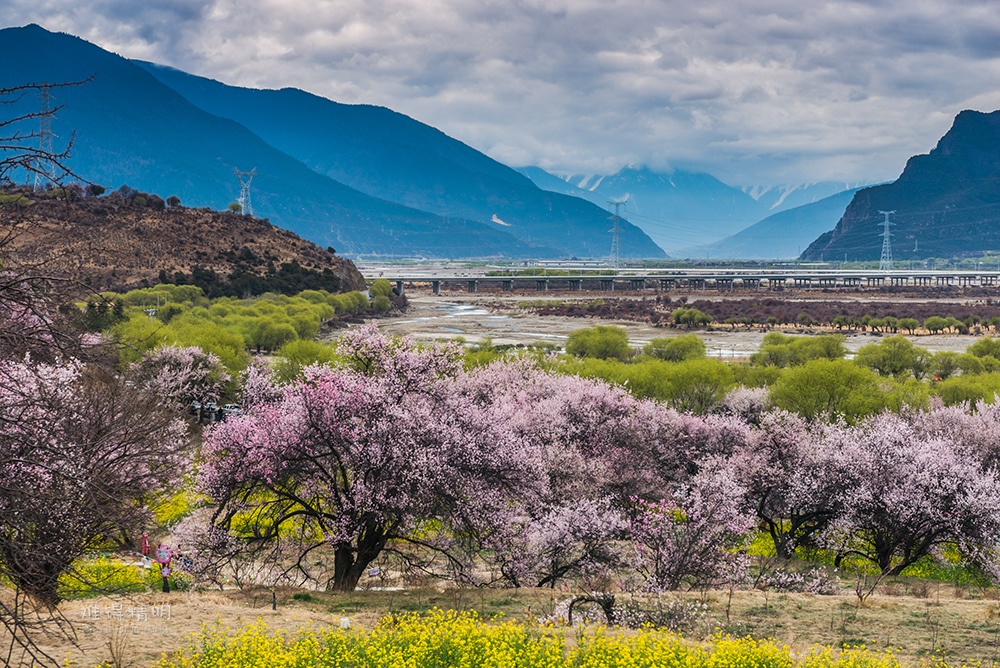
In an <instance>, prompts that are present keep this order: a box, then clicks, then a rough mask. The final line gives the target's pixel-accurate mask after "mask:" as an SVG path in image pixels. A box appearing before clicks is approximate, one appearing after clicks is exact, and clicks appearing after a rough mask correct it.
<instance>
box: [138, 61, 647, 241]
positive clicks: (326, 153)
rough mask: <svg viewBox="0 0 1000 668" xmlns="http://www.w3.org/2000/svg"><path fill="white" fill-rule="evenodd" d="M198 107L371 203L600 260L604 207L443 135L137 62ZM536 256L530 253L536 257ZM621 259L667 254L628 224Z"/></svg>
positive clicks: (378, 111)
mask: <svg viewBox="0 0 1000 668" xmlns="http://www.w3.org/2000/svg"><path fill="white" fill-rule="evenodd" d="M135 62H136V63H137V64H138V65H140V66H142V67H143V68H145V70H146V71H147V72H149V73H150V74H152V75H153V76H154V77H156V78H157V79H158V80H159V81H160V82H162V83H163V84H165V85H167V86H169V87H170V88H171V89H173V90H175V91H177V92H179V93H180V94H181V95H183V96H184V97H185V98H186V99H187V100H188V101H190V102H191V103H193V104H194V105H196V106H197V107H199V108H201V109H203V110H205V111H207V112H209V113H211V114H214V115H216V116H219V117H222V118H228V119H231V120H234V121H236V122H238V123H240V124H241V125H243V126H245V127H246V128H248V129H250V130H251V131H252V132H253V133H255V134H256V135H257V136H259V137H261V138H262V139H263V140H264V141H266V142H267V143H268V144H270V145H271V146H274V147H275V148H277V149H279V150H281V151H283V152H284V153H287V154H288V155H290V156H292V157H294V158H295V159H297V160H299V161H301V162H302V163H303V164H305V165H306V166H307V167H309V168H310V169H312V170H314V171H316V172H318V173H320V174H323V175H325V176H328V177H330V178H332V179H335V180H336V181H338V182H340V183H344V184H346V185H348V186H350V187H351V188H354V189H356V190H358V191H360V192H363V193H365V194H367V195H370V196H372V197H377V198H380V199H383V200H388V201H391V202H395V203H398V204H401V205H404V206H408V207H412V208H414V209H420V210H423V211H429V212H431V213H434V214H437V215H439V216H443V217H445V218H446V219H448V220H451V219H455V218H459V219H462V218H464V219H468V220H473V221H477V222H478V223H482V224H485V225H489V226H491V227H492V228H493V229H495V230H498V231H502V232H503V233H505V234H509V235H511V236H513V237H515V238H517V239H519V240H521V241H522V242H524V243H526V244H532V245H535V246H545V247H548V248H550V249H554V250H553V251H552V253H553V254H554V255H555V256H570V255H574V256H579V257H604V256H606V255H607V254H608V253H609V252H610V249H611V236H610V234H609V233H608V221H607V218H608V214H607V211H605V210H604V208H602V207H599V206H594V205H593V204H591V203H589V202H587V201H584V200H581V199H578V198H575V197H567V196H564V195H561V194H555V193H551V192H548V191H545V190H542V189H540V188H538V187H537V186H535V185H534V184H533V183H532V182H531V181H530V180H529V179H527V178H526V177H524V176H523V175H522V174H519V173H518V172H516V171H515V170H513V169H511V168H509V167H507V166H506V165H503V164H501V163H499V162H497V161H496V160H493V159H492V158H490V157H488V156H486V155H484V154H482V153H480V152H479V151H476V150H475V149H473V148H471V147H470V146H468V145H466V144H464V143H462V142H460V141H458V140H456V139H454V138H452V137H449V136H448V135H446V134H444V133H443V132H441V131H440V130H438V129H436V128H433V127H431V126H429V125H426V124H424V123H421V122H419V121H416V120H414V119H412V118H410V117H408V116H405V115H403V114H400V113H398V112H395V111H393V110H391V109H386V108H384V107H375V106H371V105H363V104H362V105H349V104H340V103H337V102H333V101H331V100H327V99H325V98H322V97H319V96H317V95H313V94H311V93H307V92H305V91H302V90H298V89H294V88H285V89H281V90H257V89H252V88H240V87H236V86H229V85H226V84H223V83H220V82H218V81H214V80H212V79H206V78H203V77H198V76H194V75H191V74H187V73H185V72H182V71H180V70H176V69H173V68H168V67H162V66H158V65H155V64H153V63H146V62H141V61H135ZM537 253H538V251H536V254H537ZM621 253H622V255H623V256H625V257H649V258H655V257H663V251H662V250H661V249H660V248H658V247H657V246H656V244H654V243H653V241H652V240H650V238H649V237H648V236H647V235H646V234H644V233H643V232H642V231H641V230H639V229H638V228H636V227H634V226H632V225H631V224H629V223H627V222H626V223H624V224H623V226H622V234H621Z"/></svg>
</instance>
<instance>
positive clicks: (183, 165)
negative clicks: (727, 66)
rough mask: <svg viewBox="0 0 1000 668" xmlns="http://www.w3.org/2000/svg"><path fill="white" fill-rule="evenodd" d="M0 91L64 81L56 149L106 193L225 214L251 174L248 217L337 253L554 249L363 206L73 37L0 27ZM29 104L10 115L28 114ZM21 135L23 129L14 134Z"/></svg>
mask: <svg viewBox="0 0 1000 668" xmlns="http://www.w3.org/2000/svg"><path fill="white" fill-rule="evenodd" d="M0 59H2V61H3V62H4V64H5V67H4V68H3V70H2V71H0V86H4V87H10V86H16V85H19V84H24V83H28V82H36V83H37V82H69V81H81V80H84V79H87V78H88V77H93V78H92V80H90V81H89V82H87V83H84V84H82V85H79V86H70V87H61V88H56V89H54V90H53V93H54V95H55V97H56V103H57V104H59V105H62V108H61V109H60V110H59V112H58V114H57V115H56V118H55V119H53V121H52V128H53V131H54V133H55V134H56V135H57V138H56V139H55V145H56V148H57V149H59V148H61V147H62V146H65V145H66V143H67V142H68V140H69V137H70V136H71V135H72V136H73V137H74V142H73V147H72V158H71V159H70V160H69V162H68V164H69V166H70V167H71V168H72V169H73V170H74V171H75V172H76V173H77V174H78V175H79V176H81V177H83V178H86V179H87V180H89V181H91V182H95V183H100V184H102V185H105V186H108V187H112V188H114V187H117V186H118V185H120V184H128V185H130V186H132V187H134V188H137V189H140V190H145V191H148V192H154V193H157V194H159V195H161V196H163V197H166V196H168V195H177V196H179V197H180V198H181V200H182V202H183V203H184V204H186V205H189V206H209V207H212V208H215V209H224V208H225V207H226V206H227V205H228V204H229V203H230V202H232V201H233V200H235V199H236V195H237V193H238V192H239V184H238V182H237V180H236V178H235V177H234V176H233V169H234V167H238V168H240V169H250V168H251V167H256V169H257V171H258V173H259V176H258V177H257V179H256V180H255V181H254V182H253V187H252V201H253V208H254V212H255V213H256V214H257V215H259V216H261V217H268V218H269V219H271V220H272V221H273V222H274V223H275V224H277V225H279V226H281V227H284V228H286V229H289V230H291V231H293V232H296V233H297V234H299V235H300V236H302V237H303V238H306V239H309V240H311V241H313V242H315V243H318V244H320V245H324V246H326V245H332V246H334V247H336V249H337V250H338V251H339V252H341V254H345V255H354V256H357V255H367V254H375V255H393V256H400V255H403V256H413V255H419V256H427V257H483V256H506V257H537V256H559V255H560V254H561V251H560V250H559V249H555V248H549V247H547V246H545V245H543V244H540V243H529V242H526V241H522V240H519V239H517V238H516V237H514V236H513V235H510V234H509V233H507V232H506V231H504V230H503V229H497V227H496V226H490V225H486V224H483V223H480V222H477V221H473V220H468V219H464V218H458V217H455V218H446V217H442V216H438V215H434V214H432V213H428V212H426V211H420V210H417V209H414V208H412V207H407V206H404V205H401V204H398V203H394V202H389V201H387V200H382V199H379V198H375V197H372V196H370V195H366V194H364V193H361V192H359V191H357V190H355V189H353V188H350V187H348V186H346V185H344V184H342V183H340V182H338V181H336V180H334V179H331V178H330V177H328V176H325V175H322V174H319V173H317V172H315V171H313V170H311V169H309V168H308V167H307V166H305V165H304V164H303V163H301V162H300V161H298V160H296V159H295V158H293V157H291V156H289V155H287V154H286V153H284V152H282V151H280V150H278V149H276V148H275V147H273V146H271V145H269V144H268V143H267V142H265V141H264V140H262V139H261V138H260V137H259V136H258V135H256V134H254V133H253V132H251V131H250V130H248V129H247V128H246V127H244V126H242V125H240V124H239V123H236V122H234V121H232V120H230V119H226V118H221V117H219V116H215V115H212V114H210V113H208V112H206V111H204V110H202V109H199V108H198V107H196V106H195V105H192V104H191V103H190V102H189V101H187V100H186V99H185V98H184V97H183V96H181V95H180V94H179V93H177V92H176V91H174V90H172V89H171V88H169V87H168V86H165V85H164V84H162V83H161V82H159V81H158V80H157V79H156V78H155V77H153V76H152V75H150V74H149V73H148V72H147V71H146V70H144V69H143V68H141V67H139V66H137V65H135V64H134V63H132V62H130V61H128V60H126V59H124V58H121V57H119V56H117V55H114V54H111V53H109V52H107V51H104V50H103V49H100V48H99V47H97V46H95V45H93V44H90V43H88V42H86V41H84V40H82V39H79V38H77V37H73V36H71V35H66V34H58V33H52V32H49V31H46V30H44V29H43V28H40V27H39V26H36V25H30V26H27V27H24V28H9V29H4V30H0ZM38 104H39V101H38V100H37V99H31V97H30V96H28V97H25V98H22V99H21V100H20V101H19V102H18V103H17V104H15V105H13V106H11V107H8V108H7V113H8V116H9V115H10V114H13V113H17V112H18V111H24V110H27V109H30V108H37V105H38ZM23 129H24V130H30V129H33V128H23Z"/></svg>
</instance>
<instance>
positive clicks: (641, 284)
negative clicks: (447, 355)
mask: <svg viewBox="0 0 1000 668" xmlns="http://www.w3.org/2000/svg"><path fill="white" fill-rule="evenodd" d="M374 278H375V277H370V276H369V277H366V279H367V280H369V281H371V280H374ZM381 278H385V279H386V280H388V281H390V282H392V283H394V284H395V285H396V290H397V292H398V293H399V294H403V293H404V291H405V289H406V286H408V285H409V286H415V285H418V284H419V285H424V286H426V285H430V287H431V290H432V291H433V292H434V294H440V292H441V290H442V288H443V287H447V286H455V285H458V286H462V287H464V288H465V289H466V290H467V291H468V292H479V290H480V289H481V288H484V287H491V288H493V289H500V290H502V291H504V292H514V291H519V292H525V291H532V290H534V291H537V292H548V291H559V292H582V291H590V292H633V293H634V292H642V291H646V290H654V291H667V290H688V291H701V290H715V291H719V292H733V291H748V290H750V291H756V290H770V291H780V290H784V289H786V288H794V289H796V290H808V289H818V290H823V289H826V290H830V289H854V290H857V289H864V288H883V287H911V288H914V287H915V288H942V287H960V288H973V287H975V288H989V287H1000V271H979V270H969V271H936V270H926V269H925V270H920V271H908V270H893V271H877V270H865V271H841V270H789V271H741V270H728V271H716V272H712V273H704V272H699V271H696V270H671V271H670V272H644V271H637V270H622V271H619V272H618V273H617V274H615V275H601V274H586V273H581V274H576V275H567V276H514V275H507V276H504V275H497V276H487V275H485V274H476V275H470V274H457V273H452V274H446V273H435V272H429V273H427V274H419V273H413V274H410V275H403V274H397V275H389V276H381Z"/></svg>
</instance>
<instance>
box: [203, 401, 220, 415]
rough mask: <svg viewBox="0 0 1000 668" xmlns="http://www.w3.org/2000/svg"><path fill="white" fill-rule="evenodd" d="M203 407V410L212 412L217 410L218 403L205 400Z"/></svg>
mask: <svg viewBox="0 0 1000 668" xmlns="http://www.w3.org/2000/svg"><path fill="white" fill-rule="evenodd" d="M204 408H205V411H206V412H208V413H214V412H215V411H217V410H219V406H218V404H216V403H215V402H214V401H206V402H205V407H204Z"/></svg>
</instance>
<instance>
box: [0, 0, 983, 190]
mask: <svg viewBox="0 0 1000 668" xmlns="http://www.w3.org/2000/svg"><path fill="white" fill-rule="evenodd" d="M4 5H5V9H4V11H3V21H4V22H5V24H6V25H8V26H14V25H23V24H26V23H32V22H33V23H38V24H40V25H42V26H43V27H45V28H47V29H49V30H57V31H63V32H69V33H72V34H75V35H79V36H80V37H83V38H85V39H88V40H90V41H92V42H94V43H96V44H98V45H100V46H102V47H104V48H106V49H108V50H110V51H115V52H117V53H120V54H121V55H124V56H127V57H131V58H141V59H145V60H152V61H155V62H158V63H162V64H166V65H171V66H173V67H177V68H180V69H182V70H185V71H188V72H192V73H195V74H199V75H203V76H209V77H212V78H215V79H219V80H221V81H224V82H227V83H231V84H238V85H245V86H255V87H272V88H278V87H285V86H295V87H299V88H303V89H306V90H309V91H311V92H314V93H317V94H319V95H323V96H325V97H329V98H331V99H334V100H337V101H340V102H348V103H368V104H378V105H385V106H387V107H390V108H392V109H395V110H397V111H400V112H403V113H405V114H408V115H410V116H413V117H414V118H416V119H418V120H421V121H424V122H426V123H429V124H431V125H434V126H436V127H438V128H440V129H442V130H443V131H445V132H447V133H448V134H450V135H452V136H453V137H456V138H458V139H461V140H462V141H464V142H466V143H468V144H470V145H472V146H474V147H475V148H477V149H479V150H482V151H484V152H486V153H488V154H489V155H491V156H493V157H494V158H497V159H498V160H501V161H503V162H505V163H507V164H510V165H515V166H517V165H526V164H537V165H540V166H542V167H545V168H548V169H550V170H553V171H557V172H583V173H609V172H613V171H616V170H617V169H619V168H620V167H622V166H623V165H626V164H640V163H641V164H647V165H650V166H653V167H656V168H670V167H683V168H696V169H703V170H705V171H708V172H710V173H712V174H714V175H716V176H718V177H719V178H721V179H723V180H724V181H726V182H728V183H730V184H733V185H751V184H766V185H770V184H776V183H801V182H806V181H819V180H842V181H869V182H871V181H879V180H887V179H893V178H895V177H896V176H898V175H899V172H900V171H901V170H902V168H903V165H904V164H905V161H906V159H907V158H908V157H909V156H910V155H913V154H915V153H926V152H927V151H929V150H930V149H931V148H932V147H933V146H934V144H935V143H936V141H937V140H938V139H939V138H940V136H941V135H942V134H944V133H945V132H946V131H947V130H948V128H949V126H950V125H951V120H952V118H953V117H954V116H955V114H956V113H957V112H958V111H960V110H962V109H978V110H982V111H993V110H994V109H998V108H1000V3H998V2H997V1H996V0H866V1H828V0H499V1H498V0H258V1H252V0H157V2H156V3H149V4H147V3H146V2H142V1H140V0H89V1H87V2H80V0H4ZM154 6H155V8H154Z"/></svg>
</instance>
